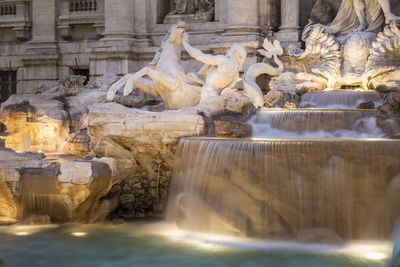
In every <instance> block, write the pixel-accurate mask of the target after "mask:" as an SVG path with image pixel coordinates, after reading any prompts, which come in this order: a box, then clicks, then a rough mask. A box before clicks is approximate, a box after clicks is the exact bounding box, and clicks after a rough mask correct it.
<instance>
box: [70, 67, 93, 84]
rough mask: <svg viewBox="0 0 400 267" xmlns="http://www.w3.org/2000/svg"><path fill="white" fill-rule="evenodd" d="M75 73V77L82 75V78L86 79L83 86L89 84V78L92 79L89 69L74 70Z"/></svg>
mask: <svg viewBox="0 0 400 267" xmlns="http://www.w3.org/2000/svg"><path fill="white" fill-rule="evenodd" d="M73 72H74V75H80V76H85V77H86V80H85V82H84V83H83V85H86V84H87V83H88V82H89V78H90V75H89V69H74V70H73Z"/></svg>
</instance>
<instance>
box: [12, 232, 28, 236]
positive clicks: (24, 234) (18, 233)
mask: <svg viewBox="0 0 400 267" xmlns="http://www.w3.org/2000/svg"><path fill="white" fill-rule="evenodd" d="M30 234H31V233H29V232H16V233H15V235H18V236H27V235H30Z"/></svg>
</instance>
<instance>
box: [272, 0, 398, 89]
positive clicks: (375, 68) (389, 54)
mask: <svg viewBox="0 0 400 267" xmlns="http://www.w3.org/2000/svg"><path fill="white" fill-rule="evenodd" d="M323 10H330V9H329V8H328V9H327V8H326V7H324V6H323V4H322V2H321V1H318V2H317V3H316V8H315V9H314V15H315V14H316V13H318V12H322V11H323ZM316 17H318V16H316ZM319 18H323V16H319ZM399 20H400V17H397V16H396V15H394V14H393V13H392V12H391V9H390V4H389V1H388V0H342V1H341V5H340V7H339V9H338V12H337V14H336V16H335V18H334V20H333V21H332V22H331V23H330V24H328V25H322V24H318V23H317V24H313V22H311V24H309V25H307V26H306V27H305V29H304V31H303V34H302V36H303V40H304V41H305V49H304V50H303V49H300V48H299V47H297V46H294V45H291V46H289V49H288V54H289V57H290V59H289V62H290V64H289V65H290V66H287V67H285V69H286V72H285V73H282V74H281V75H279V76H277V77H272V79H271V82H270V88H271V89H272V91H274V92H278V91H280V92H282V93H285V94H286V93H288V94H292V95H295V94H298V93H300V92H302V93H304V92H308V91H321V90H327V89H328V90H329V89H341V88H357V89H360V90H373V89H375V88H377V87H378V86H379V85H382V84H384V85H385V86H386V87H388V88H393V89H394V88H397V87H398V86H400V54H399V51H400V29H399V28H398V27H397V24H398V21H399ZM385 24H387V25H386V26H385V27H384V30H383V32H380V33H377V32H379V30H380V29H382V25H385ZM271 95H272V94H271ZM275 95H279V94H278V93H275Z"/></svg>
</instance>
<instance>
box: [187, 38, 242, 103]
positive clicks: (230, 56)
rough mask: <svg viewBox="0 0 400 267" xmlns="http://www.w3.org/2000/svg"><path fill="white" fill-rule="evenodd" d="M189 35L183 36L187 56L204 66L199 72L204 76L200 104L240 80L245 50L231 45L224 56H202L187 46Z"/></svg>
mask: <svg viewBox="0 0 400 267" xmlns="http://www.w3.org/2000/svg"><path fill="white" fill-rule="evenodd" d="M188 39H189V35H187V34H185V35H184V38H183V46H184V48H185V49H186V51H187V52H188V53H189V55H190V56H191V57H193V58H195V59H196V60H198V61H200V62H202V63H204V64H205V66H204V67H203V68H202V70H201V72H202V73H204V74H205V75H206V77H205V82H204V85H203V89H202V92H201V100H200V104H202V103H204V101H206V100H207V98H209V97H212V96H218V95H220V93H221V91H222V90H224V89H232V88H233V86H235V85H236V83H237V82H239V81H240V80H241V78H240V76H239V75H240V71H241V70H242V65H243V63H244V61H245V59H246V57H247V51H246V49H245V48H244V47H243V46H241V45H238V44H233V45H232V47H231V48H230V49H229V50H228V52H227V53H226V54H225V55H216V56H214V55H209V54H204V53H203V52H202V51H201V50H199V49H197V48H195V47H193V46H191V45H190V44H189V41H188Z"/></svg>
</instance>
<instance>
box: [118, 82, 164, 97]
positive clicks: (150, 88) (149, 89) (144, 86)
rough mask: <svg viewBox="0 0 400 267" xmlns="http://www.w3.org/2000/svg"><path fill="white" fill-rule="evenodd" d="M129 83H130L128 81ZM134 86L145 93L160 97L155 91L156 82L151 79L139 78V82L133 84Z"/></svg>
mask: <svg viewBox="0 0 400 267" xmlns="http://www.w3.org/2000/svg"><path fill="white" fill-rule="evenodd" d="M128 83H129V81H128ZM128 83H127V84H126V86H128ZM126 86H125V87H126ZM133 86H135V87H137V88H139V89H140V90H142V91H143V92H145V93H147V94H149V95H152V96H154V97H158V93H157V92H156V91H155V90H154V82H153V81H152V80H150V79H146V78H139V80H137V81H136V82H135V83H134V84H133Z"/></svg>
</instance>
